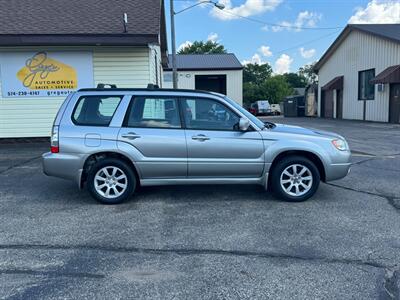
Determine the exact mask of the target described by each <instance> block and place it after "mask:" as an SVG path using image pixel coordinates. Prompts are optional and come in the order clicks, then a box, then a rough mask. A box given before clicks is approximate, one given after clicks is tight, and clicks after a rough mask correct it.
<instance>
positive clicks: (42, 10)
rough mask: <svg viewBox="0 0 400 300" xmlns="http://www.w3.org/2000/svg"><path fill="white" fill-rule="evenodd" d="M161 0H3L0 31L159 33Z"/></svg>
mask: <svg viewBox="0 0 400 300" xmlns="http://www.w3.org/2000/svg"><path fill="white" fill-rule="evenodd" d="M161 9H163V7H162V1H160V0H145V1H143V0H0V35H26V34H40V35H53V34H74V35H76V34H122V33H123V30H124V27H123V14H124V13H127V14H128V26H127V28H128V33H129V34H139V35H143V34H151V35H155V34H159V32H160V23H161V22H160V18H161Z"/></svg>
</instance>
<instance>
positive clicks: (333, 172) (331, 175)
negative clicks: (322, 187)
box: [326, 163, 351, 181]
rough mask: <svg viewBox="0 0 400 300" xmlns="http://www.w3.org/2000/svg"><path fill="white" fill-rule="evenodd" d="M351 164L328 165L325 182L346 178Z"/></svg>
mask: <svg viewBox="0 0 400 300" xmlns="http://www.w3.org/2000/svg"><path fill="white" fill-rule="evenodd" d="M350 167H351V163H340V164H331V165H329V167H328V169H327V171H326V181H332V180H337V179H341V178H343V177H346V175H347V174H349V172H350Z"/></svg>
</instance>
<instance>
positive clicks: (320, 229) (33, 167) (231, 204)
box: [0, 118, 400, 299]
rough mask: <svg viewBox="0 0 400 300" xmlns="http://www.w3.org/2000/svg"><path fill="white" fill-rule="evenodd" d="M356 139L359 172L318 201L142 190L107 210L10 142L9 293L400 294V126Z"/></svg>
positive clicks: (0, 187)
mask: <svg viewBox="0 0 400 300" xmlns="http://www.w3.org/2000/svg"><path fill="white" fill-rule="evenodd" d="M268 119H269V120H271V121H276V122H281V123H287V124H295V125H301V126H306V127H312V128H319V129H323V130H330V131H335V132H338V133H340V134H342V135H344V136H345V137H346V138H347V139H348V141H349V143H350V146H351V148H352V150H353V166H352V170H351V173H350V174H349V175H348V176H347V177H346V178H344V179H342V180H338V181H333V182H330V183H328V184H321V186H320V188H319V190H318V192H317V194H316V195H315V196H314V197H313V198H312V199H310V200H309V201H307V202H303V203H287V202H282V201H279V200H277V199H274V198H273V197H272V196H271V195H270V194H268V193H266V192H265V191H264V190H263V188H262V187H259V186H176V187H175V186H170V187H146V188H144V187H143V188H140V190H139V191H138V192H137V193H136V195H135V196H134V197H133V198H132V199H131V200H130V201H128V202H126V203H124V204H121V205H115V206H105V205H100V204H98V203H97V202H95V201H94V200H93V199H92V198H91V197H90V196H89V194H88V193H87V192H86V191H79V190H78V189H77V187H76V185H75V184H74V183H73V182H69V181H64V180H62V179H57V178H51V177H46V176H45V175H43V173H42V169H41V160H40V155H41V154H42V153H43V152H45V151H47V149H48V147H49V146H48V144H47V143H35V142H23V143H14V142H8V143H4V142H3V143H2V142H0V299H399V297H400V296H399V286H400V271H399V269H400V126H398V125H390V124H379V123H364V122H356V121H334V120H321V119H309V118H268Z"/></svg>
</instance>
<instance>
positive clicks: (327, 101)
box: [322, 90, 333, 118]
mask: <svg viewBox="0 0 400 300" xmlns="http://www.w3.org/2000/svg"><path fill="white" fill-rule="evenodd" d="M322 113H323V117H324V118H333V90H326V91H323V92H322Z"/></svg>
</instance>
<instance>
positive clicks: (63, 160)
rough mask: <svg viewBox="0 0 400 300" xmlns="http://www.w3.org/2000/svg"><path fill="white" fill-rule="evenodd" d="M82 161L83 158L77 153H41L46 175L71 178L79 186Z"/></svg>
mask: <svg viewBox="0 0 400 300" xmlns="http://www.w3.org/2000/svg"><path fill="white" fill-rule="evenodd" d="M82 161H83V158H82V157H81V156H79V155H71V154H63V153H51V152H47V153H44V154H43V155H42V166H43V173H44V174H46V175H47V176H54V177H59V178H63V179H67V180H73V181H75V182H76V183H77V184H78V186H79V187H80V185H81V175H82V169H83V162H82Z"/></svg>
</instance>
